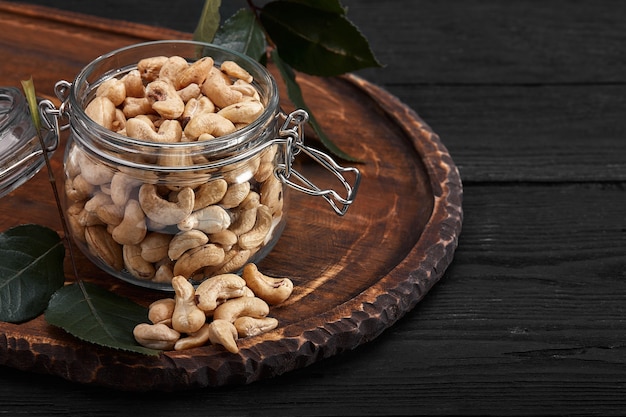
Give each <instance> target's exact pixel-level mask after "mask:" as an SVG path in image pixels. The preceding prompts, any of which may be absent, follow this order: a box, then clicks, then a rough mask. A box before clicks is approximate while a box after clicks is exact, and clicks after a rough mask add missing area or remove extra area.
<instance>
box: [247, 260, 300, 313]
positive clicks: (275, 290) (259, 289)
mask: <svg viewBox="0 0 626 417" xmlns="http://www.w3.org/2000/svg"><path fill="white" fill-rule="evenodd" d="M241 276H242V278H243V279H244V280H245V281H246V285H247V286H248V287H249V288H250V289H251V290H252V291H253V292H254V294H256V296H257V297H259V298H261V299H262V300H264V301H265V302H267V303H268V304H271V305H276V304H280V303H282V302H283V301H285V300H286V299H287V298H289V296H290V295H291V293H292V292H293V282H292V281H291V280H290V279H289V278H272V277H268V276H267V275H264V274H262V273H261V272H260V271H259V270H258V268H257V266H256V265H255V264H253V263H249V264H247V265H246V266H244V268H243V272H242V275H241Z"/></svg>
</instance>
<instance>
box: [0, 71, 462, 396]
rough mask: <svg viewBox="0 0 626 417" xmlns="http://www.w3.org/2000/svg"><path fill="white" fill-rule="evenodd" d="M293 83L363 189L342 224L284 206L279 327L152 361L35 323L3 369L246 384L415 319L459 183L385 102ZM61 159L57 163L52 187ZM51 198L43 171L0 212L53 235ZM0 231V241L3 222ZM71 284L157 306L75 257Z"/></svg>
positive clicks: (451, 220) (148, 383)
mask: <svg viewBox="0 0 626 417" xmlns="http://www.w3.org/2000/svg"><path fill="white" fill-rule="evenodd" d="M299 80H300V83H301V87H302V89H303V92H304V94H305V97H306V99H307V101H308V102H309V105H310V107H311V109H312V110H313V113H314V115H315V116H316V118H317V119H318V120H319V121H320V122H321V124H322V125H323V126H324V128H325V129H326V131H327V133H328V136H329V137H331V138H332V139H333V141H334V142H335V143H337V144H338V145H339V146H340V147H341V148H342V149H344V150H345V151H347V152H348V153H349V154H351V155H354V156H356V157H357V158H359V159H361V160H362V161H363V162H362V163H360V164H358V165H357V166H358V168H359V169H360V170H361V172H362V175H363V178H362V182H361V187H360V189H359V192H358V195H357V198H356V202H355V203H354V204H353V206H352V207H351V208H350V209H349V210H348V213H347V214H346V215H345V216H344V217H339V216H336V215H335V214H334V213H333V212H332V210H331V209H330V207H329V206H328V205H327V203H326V202H325V201H324V200H323V199H320V198H314V197H310V196H307V195H304V194H300V193H297V192H295V191H293V192H291V193H290V197H289V198H290V207H289V212H288V224H287V228H286V229H285V232H284V234H283V236H282V238H281V239H280V241H279V243H278V244H277V246H276V247H275V248H274V250H273V251H272V252H271V253H270V255H269V256H268V257H267V258H266V259H265V260H263V261H262V262H261V263H260V264H259V268H260V269H261V270H262V271H264V272H265V273H266V274H268V275H274V276H288V277H290V278H291V279H292V280H293V281H294V284H295V289H294V293H293V294H292V296H291V298H290V299H289V300H288V302H287V303H285V305H283V306H280V307H275V308H272V310H271V312H270V315H271V316H272V317H276V318H277V319H278V320H279V323H280V325H279V327H278V328H277V329H276V330H274V331H272V332H269V333H266V334H264V335H261V336H257V337H251V338H247V339H240V340H239V341H238V345H239V347H240V352H239V353H238V354H231V353H228V352H226V351H225V350H224V349H223V348H221V347H220V346H205V347H202V348H197V349H192V350H188V351H183V352H164V353H162V354H161V355H160V356H158V357H149V356H143V355H139V354H133V353H128V352H121V351H116V350H112V349H107V348H103V347H100V346H96V345H92V344H89V343H85V342H82V341H79V340H77V339H75V338H74V337H72V336H70V335H68V334H66V333H64V332H63V331H62V330H60V329H58V328H55V327H53V326H50V325H48V324H47V323H46V322H45V320H44V319H43V317H41V316H40V317H38V318H36V319H34V320H32V321H29V322H26V323H22V324H10V323H2V322H0V364H2V365H6V366H10V367H14V368H17V369H21V370H26V371H31V372H41V373H47V374H52V375H57V376H60V377H62V378H66V379H68V380H71V381H76V382H79V383H89V384H95V385H101V386H106V387H111V388H115V389H121V390H131V391H148V390H164V391H172V390H181V389H190V388H199V387H218V386H226V385H232V384H246V383H250V382H252V381H256V380H260V379H264V378H270V377H273V376H276V375H280V374H282V373H285V372H288V371H291V370H294V369H297V368H301V367H304V366H307V365H309V364H312V363H314V362H316V361H319V360H322V359H324V358H327V357H330V356H332V355H335V354H338V353H340V352H345V351H348V350H350V349H354V348H355V347H357V346H359V345H361V344H363V343H366V342H368V341H370V340H372V339H374V338H375V337H377V336H379V335H380V334H381V333H382V332H383V331H384V330H385V329H386V328H388V327H389V326H391V325H392V324H394V323H395V322H396V321H397V320H398V319H399V318H400V317H402V316H403V315H404V314H405V313H406V312H408V311H410V310H411V309H412V308H413V307H414V306H415V305H416V304H417V303H418V302H419V301H420V300H421V299H422V298H423V297H424V295H425V294H426V293H427V292H428V290H429V289H430V288H432V286H433V285H434V284H435V283H436V282H437V281H438V280H439V279H440V278H441V276H442V275H443V273H444V271H445V270H446V268H447V267H448V265H449V264H450V262H451V260H452V257H453V254H454V251H455V249H456V245H457V241H458V236H459V233H460V231H461V223H462V208H461V201H462V185H461V180H460V177H459V174H458V171H457V169H456V167H455V165H454V163H453V161H452V159H451V158H450V156H449V154H448V152H447V150H446V149H445V147H444V146H443V145H442V143H441V142H440V140H439V137H438V136H437V135H436V134H435V133H433V131H432V130H431V129H430V128H429V127H428V126H427V125H426V124H425V123H424V122H423V121H422V120H421V119H420V118H419V117H418V116H417V114H415V113H414V112H413V111H412V110H411V109H409V108H408V107H407V106H405V105H403V104H402V103H401V102H399V101H398V100H397V99H396V98H395V97H393V96H392V95H390V94H389V93H387V92H386V91H384V90H382V89H380V88H378V87H376V86H375V85H373V84H371V83H369V82H367V81H365V80H363V79H361V78H359V77H356V76H346V77H341V78H335V79H318V78H314V77H308V76H300V78H299ZM307 143H309V144H311V143H310V142H308V141H307ZM61 154H62V152H57V154H55V156H54V158H53V162H54V164H55V165H54V166H55V171H56V175H57V178H62V175H61V164H62V162H61V159H62V155H61ZM298 170H300V171H301V172H302V173H304V174H305V175H306V176H307V177H308V178H309V179H311V180H312V181H313V182H315V183H320V184H324V183H325V182H326V179H327V178H328V175H329V174H328V173H327V172H326V171H325V170H324V169H323V168H321V167H320V166H318V165H316V164H314V163H312V162H310V161H306V160H300V161H298ZM44 171H45V170H44ZM333 185H334V186H335V187H336V186H337V184H333ZM60 188H61V187H60ZM61 189H62V188H61ZM49 190H50V186H49V184H48V181H47V173H45V172H40V173H39V174H38V175H37V176H36V177H35V178H34V179H33V180H31V181H30V182H29V183H27V184H26V185H25V186H22V187H21V188H20V189H18V190H17V191H15V192H14V193H12V194H11V195H10V196H9V197H8V198H5V199H4V201H3V202H2V203H3V207H4V211H5V213H15V214H14V215H13V216H11V219H10V221H11V222H13V223H15V224H18V223H26V222H29V223H30V222H32V223H39V224H46V223H48V224H50V223H51V222H52V226H51V227H54V228H56V229H57V230H60V226H59V224H58V222H55V220H53V219H51V215H50V213H54V210H55V208H54V202H53V198H52V194H51V192H50V191H49ZM2 220H3V224H2V226H4V227H3V229H5V228H6V226H7V224H6V223H7V222H8V221H9V220H8V217H7V216H3V218H2ZM66 270H67V271H70V270H71V269H70V267H69V264H67V269H66ZM78 271H79V274H80V275H81V278H83V279H85V280H88V281H92V282H94V283H97V284H99V285H101V286H103V287H105V288H108V289H110V290H113V291H115V292H117V293H119V294H121V295H123V296H127V297H129V298H131V299H133V300H135V301H137V302H139V303H141V304H144V305H148V304H149V303H150V302H152V301H153V300H155V299H158V298H163V296H164V294H163V293H159V292H156V291H152V290H146V289H142V288H138V287H134V286H131V285H129V284H126V283H124V282H121V281H119V280H116V279H113V278H111V277H109V276H108V275H106V274H104V273H103V272H101V271H100V270H98V269H97V268H95V267H94V266H93V265H92V264H91V263H89V262H88V261H87V260H86V259H85V258H84V257H83V256H82V254H80V253H79V254H78ZM68 273H69V272H68ZM71 279H73V277H68V280H71ZM167 296H169V294H167Z"/></svg>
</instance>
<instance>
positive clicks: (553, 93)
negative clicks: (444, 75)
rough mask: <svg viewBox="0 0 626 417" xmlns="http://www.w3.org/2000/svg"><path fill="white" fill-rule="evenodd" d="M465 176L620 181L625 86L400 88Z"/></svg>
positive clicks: (625, 171)
mask: <svg viewBox="0 0 626 417" xmlns="http://www.w3.org/2000/svg"><path fill="white" fill-rule="evenodd" d="M389 91H390V92H392V93H393V94H395V95H396V96H397V97H399V98H400V99H401V100H403V101H404V102H405V103H407V105H409V106H410V107H412V108H413V109H415V110H416V111H417V112H418V113H419V114H420V115H421V116H422V117H423V118H424V119H425V120H426V121H427V122H428V124H429V125H430V126H431V127H432V128H433V129H434V130H435V131H436V132H438V133H439V135H440V136H441V138H442V140H443V142H444V143H445V144H446V146H447V147H448V149H449V150H450V153H451V154H452V157H453V158H454V159H455V161H456V163H457V165H458V166H459V170H460V171H461V175H462V177H463V180H464V181H465V182H480V181H489V182H491V181H609V182H610V181H624V180H626V141H624V140H623V138H624V136H625V135H626V118H625V117H624V108H625V106H626V87H624V86H604V85H586V86H584V85H581V86H574V87H571V86H537V87H525V86H500V87H489V88H484V87H478V86H466V87H454V86H405V87H392V88H389Z"/></svg>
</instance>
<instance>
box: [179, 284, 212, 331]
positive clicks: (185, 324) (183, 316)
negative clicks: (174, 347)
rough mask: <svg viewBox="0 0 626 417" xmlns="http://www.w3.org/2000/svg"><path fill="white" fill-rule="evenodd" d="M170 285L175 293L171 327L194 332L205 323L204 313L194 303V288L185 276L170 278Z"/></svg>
mask: <svg viewBox="0 0 626 417" xmlns="http://www.w3.org/2000/svg"><path fill="white" fill-rule="evenodd" d="M172 287H173V288H174V293H175V294H176V296H175V298H174V300H175V304H174V312H173V313H172V328H173V329H174V330H176V331H177V332H180V333H194V332H197V331H198V330H200V328H201V327H202V326H203V325H204V323H206V315H205V314H204V312H203V311H202V310H200V309H199V308H198V306H197V305H196V301H195V297H196V293H195V289H194V287H193V285H191V283H190V282H189V281H187V278H185V277H183V276H180V275H177V276H174V278H172Z"/></svg>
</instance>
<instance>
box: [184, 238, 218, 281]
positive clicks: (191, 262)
mask: <svg viewBox="0 0 626 417" xmlns="http://www.w3.org/2000/svg"><path fill="white" fill-rule="evenodd" d="M223 261H224V249H222V248H221V247H219V246H217V245H214V244H213V243H207V244H206V245H202V246H200V247H198V248H194V249H190V250H188V251H187V252H185V253H183V255H182V256H181V257H180V258H178V260H177V261H176V264H174V275H182V276H184V277H187V278H190V277H191V276H192V275H193V274H194V272H196V271H199V270H200V269H202V268H204V267H206V266H213V265H219V264H220V263H222V262H223Z"/></svg>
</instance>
